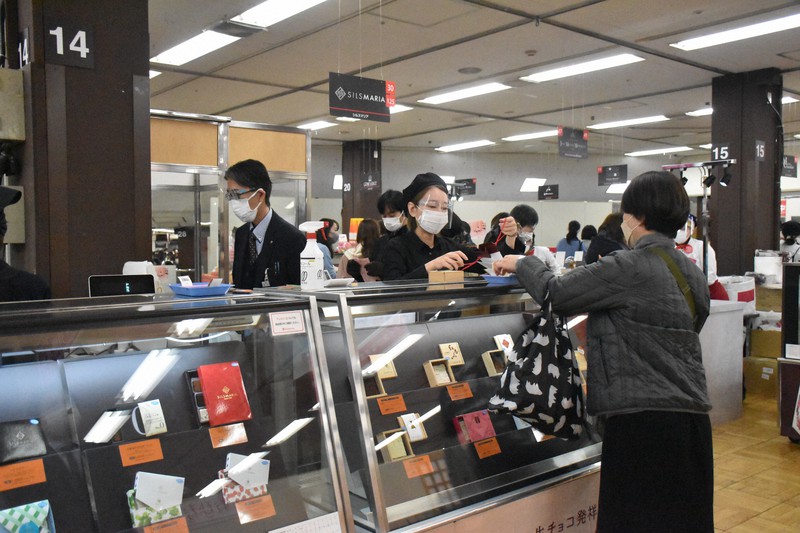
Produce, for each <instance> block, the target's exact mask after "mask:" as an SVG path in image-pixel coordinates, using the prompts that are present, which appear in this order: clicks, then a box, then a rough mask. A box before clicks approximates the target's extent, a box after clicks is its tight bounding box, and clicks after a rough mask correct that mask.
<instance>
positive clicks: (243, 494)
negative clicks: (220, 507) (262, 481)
mask: <svg viewBox="0 0 800 533" xmlns="http://www.w3.org/2000/svg"><path fill="white" fill-rule="evenodd" d="M219 477H220V479H228V480H229V481H230V482H229V483H228V484H227V485H225V486H223V487H222V499H223V500H224V501H225V503H226V504H231V503H236V502H240V501H243V500H249V499H250V498H256V497H258V496H264V495H265V494H267V486H266V485H259V486H256V487H253V488H249V489H246V488H244V487H243V486H241V485H239V484H238V483H236V482H235V481H233V480H231V479H230V478H229V477H228V476H227V474H226V473H225V470H220V471H219Z"/></svg>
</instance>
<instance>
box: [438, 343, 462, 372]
mask: <svg viewBox="0 0 800 533" xmlns="http://www.w3.org/2000/svg"><path fill="white" fill-rule="evenodd" d="M439 351H440V352H441V354H442V358H444V359H449V360H450V366H459V365H463V364H464V356H463V355H462V354H461V347H460V346H459V345H458V343H457V342H448V343H445V344H440V345H439Z"/></svg>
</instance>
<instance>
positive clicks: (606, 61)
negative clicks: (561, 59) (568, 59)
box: [520, 54, 644, 83]
mask: <svg viewBox="0 0 800 533" xmlns="http://www.w3.org/2000/svg"><path fill="white" fill-rule="evenodd" d="M639 61H644V58H643V57H639V56H636V55H633V54H618V55H615V56H611V57H605V58H602V59H594V60H592V61H584V62H583V63H576V64H574V65H567V66H565V67H559V68H554V69H550V70H545V71H542V72H535V73H533V74H529V75H527V76H523V77H522V78H520V79H521V80H522V81H529V82H532V83H542V82H544V81H551V80H557V79H560V78H568V77H570V76H577V75H579V74H586V73H589V72H596V71H598V70H605V69H608V68H614V67H621V66H624V65H630V64H631V63H638V62H639Z"/></svg>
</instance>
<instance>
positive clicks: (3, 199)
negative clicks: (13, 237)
mask: <svg viewBox="0 0 800 533" xmlns="http://www.w3.org/2000/svg"><path fill="white" fill-rule="evenodd" d="M21 197H22V192H21V191H18V190H17V189H11V188H9V187H3V186H0V237H2V236H3V235H5V234H6V230H7V229H8V224H7V223H6V214H5V211H3V210H4V209H5V208H6V207H8V206H9V205H11V204H15V203H17V202H19V199H20V198H21Z"/></svg>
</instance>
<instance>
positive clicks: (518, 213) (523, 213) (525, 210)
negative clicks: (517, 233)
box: [509, 204, 539, 228]
mask: <svg viewBox="0 0 800 533" xmlns="http://www.w3.org/2000/svg"><path fill="white" fill-rule="evenodd" d="M509 215H511V216H512V217H514V220H516V221H517V224H519V225H520V227H523V228H524V227H525V226H535V225H536V224H538V223H539V213H537V212H536V209H534V208H532V207H531V206H529V205H525V204H519V205H515V206H514V208H513V209H512V210H511V213H509Z"/></svg>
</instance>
